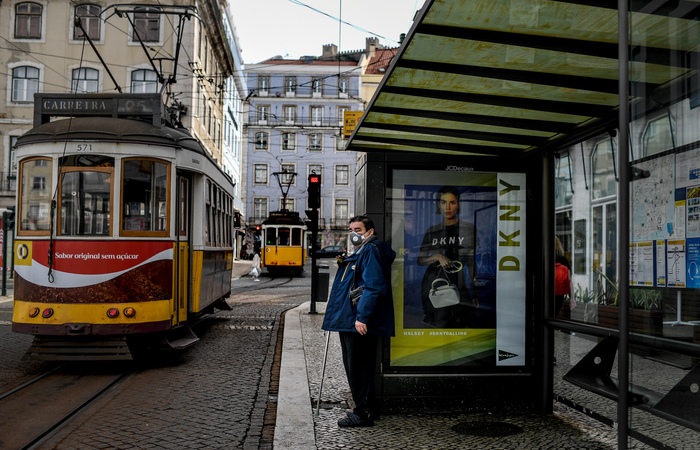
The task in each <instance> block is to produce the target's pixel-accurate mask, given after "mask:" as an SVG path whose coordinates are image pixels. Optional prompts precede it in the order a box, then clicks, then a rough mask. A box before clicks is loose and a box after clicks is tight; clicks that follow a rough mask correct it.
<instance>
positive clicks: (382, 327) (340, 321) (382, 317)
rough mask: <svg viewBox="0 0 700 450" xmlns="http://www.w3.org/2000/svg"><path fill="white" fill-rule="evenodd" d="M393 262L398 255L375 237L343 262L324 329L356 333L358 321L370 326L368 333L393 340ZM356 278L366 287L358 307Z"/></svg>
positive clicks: (329, 300)
mask: <svg viewBox="0 0 700 450" xmlns="http://www.w3.org/2000/svg"><path fill="white" fill-rule="evenodd" d="M394 258H396V252H395V251H393V250H392V249H391V247H390V246H389V244H387V243H386V242H382V241H379V240H377V238H376V237H372V238H371V239H370V240H369V241H367V242H366V243H365V244H364V245H363V246H362V247H360V250H359V251H358V252H355V253H353V254H352V255H350V256H349V257H347V258H346V259H344V260H343V261H342V262H340V263H339V264H338V273H337V274H336V275H335V280H334V281H333V288H332V289H331V294H330V297H329V298H328V305H327V306H326V315H325V317H324V318H323V325H322V327H321V328H323V329H324V330H327V331H346V332H357V330H356V329H355V321H356V320H359V321H360V322H362V323H365V324H367V331H368V333H371V334H376V335H378V336H393V335H394V299H393V296H392V293H391V263H392V262H393V261H394ZM355 272H357V276H355ZM355 277H356V281H357V286H364V287H365V289H364V291H363V292H362V297H360V300H359V302H358V303H357V307H354V306H353V305H352V302H351V301H350V288H351V287H352V284H353V278H355Z"/></svg>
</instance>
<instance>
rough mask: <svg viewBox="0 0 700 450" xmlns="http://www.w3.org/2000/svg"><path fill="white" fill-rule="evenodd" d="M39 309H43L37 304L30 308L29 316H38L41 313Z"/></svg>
mask: <svg viewBox="0 0 700 450" xmlns="http://www.w3.org/2000/svg"><path fill="white" fill-rule="evenodd" d="M39 311H41V310H40V309H39V308H37V307H36V306H35V307H34V308H32V309H30V310H29V317H36V316H38V315H39Z"/></svg>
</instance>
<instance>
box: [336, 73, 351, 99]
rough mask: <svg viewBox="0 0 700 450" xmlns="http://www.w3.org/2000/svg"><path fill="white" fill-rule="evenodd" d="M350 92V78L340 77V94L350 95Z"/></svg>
mask: <svg viewBox="0 0 700 450" xmlns="http://www.w3.org/2000/svg"><path fill="white" fill-rule="evenodd" d="M349 92H350V78H347V77H340V78H339V79H338V93H339V94H346V95H347V94H348V93H349Z"/></svg>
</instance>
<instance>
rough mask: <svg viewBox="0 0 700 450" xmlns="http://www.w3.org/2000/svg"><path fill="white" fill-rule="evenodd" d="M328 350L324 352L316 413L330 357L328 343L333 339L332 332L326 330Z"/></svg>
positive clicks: (319, 405)
mask: <svg viewBox="0 0 700 450" xmlns="http://www.w3.org/2000/svg"><path fill="white" fill-rule="evenodd" d="M326 333H327V335H326V350H325V351H324V352H323V368H322V369H321V386H319V388H318V401H317V402H316V415H317V416H318V410H319V408H320V407H321V392H322V391H323V377H324V376H325V375H326V360H327V359H328V343H329V342H330V340H331V332H330V331H326Z"/></svg>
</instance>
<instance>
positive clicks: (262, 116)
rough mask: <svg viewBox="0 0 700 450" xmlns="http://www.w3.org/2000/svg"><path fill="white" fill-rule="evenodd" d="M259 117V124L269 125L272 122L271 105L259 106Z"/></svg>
mask: <svg viewBox="0 0 700 450" xmlns="http://www.w3.org/2000/svg"><path fill="white" fill-rule="evenodd" d="M256 110H257V111H256V112H257V115H258V123H267V121H268V120H270V106H269V105H259V106H258V107H257V108H256Z"/></svg>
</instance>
